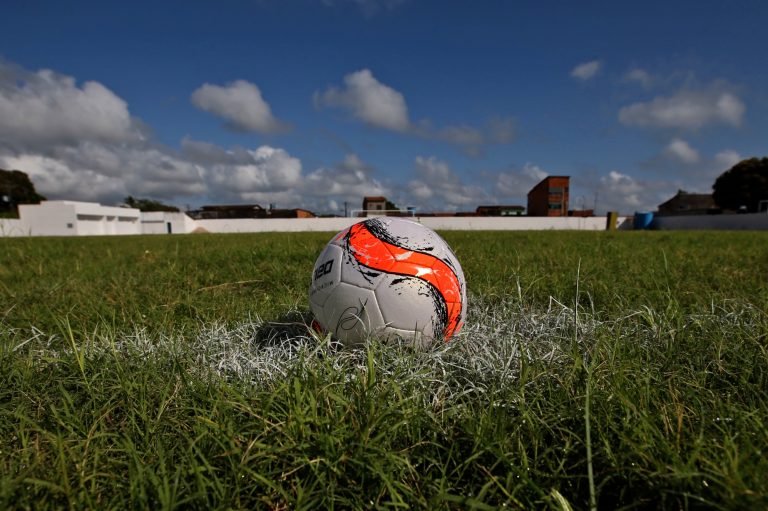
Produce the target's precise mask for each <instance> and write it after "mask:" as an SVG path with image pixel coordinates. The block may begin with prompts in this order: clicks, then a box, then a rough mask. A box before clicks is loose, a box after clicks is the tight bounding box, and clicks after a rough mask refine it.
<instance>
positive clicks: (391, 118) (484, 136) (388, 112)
mask: <svg viewBox="0 0 768 511" xmlns="http://www.w3.org/2000/svg"><path fill="white" fill-rule="evenodd" d="M313 99H314V103H315V106H317V107H319V108H337V109H341V110H344V111H346V112H348V113H349V114H351V115H352V117H353V118H355V119H357V120H359V121H361V122H363V123H365V124H367V125H369V126H372V127H375V128H380V129H385V130H389V131H393V132H396V133H401V134H406V135H411V136H417V137H420V138H425V139H430V140H439V141H443V142H447V143H449V144H452V145H455V146H457V147H460V148H461V149H462V150H463V151H464V152H466V153H467V154H470V155H474V156H476V155H479V154H481V153H482V152H483V150H484V148H485V147H486V146H488V145H489V144H509V143H511V142H512V141H514V139H515V136H516V128H515V121H514V119H512V118H508V117H507V118H504V117H495V118H492V119H491V120H490V121H488V123H487V125H486V126H484V127H483V128H477V127H474V126H470V125H467V124H455V125H446V126H442V127H434V126H433V125H432V123H431V121H429V120H428V119H423V120H421V121H419V122H418V123H414V122H412V121H411V119H410V117H409V113H408V105H407V103H406V101H405V96H404V95H403V94H402V93H401V92H399V91H397V90H395V89H394V88H392V87H390V86H388V85H385V84H383V83H381V82H380V81H379V80H378V79H376V77H375V76H374V75H373V73H372V72H371V71H370V70H369V69H362V70H360V71H356V72H354V73H350V74H348V75H346V76H345V77H344V86H343V87H341V88H339V87H329V88H328V89H326V90H325V91H324V92H315V94H314V98H313Z"/></svg>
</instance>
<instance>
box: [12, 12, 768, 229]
mask: <svg viewBox="0 0 768 511" xmlns="http://www.w3.org/2000/svg"><path fill="white" fill-rule="evenodd" d="M2 13H3V15H2V16H0V34H2V35H1V36H0V168H5V169H10V168H13V169H19V170H23V171H25V172H27V173H28V174H29V175H30V176H31V177H32V180H33V182H34V183H35V185H36V187H37V188H38V191H39V192H41V193H42V194H44V195H46V196H47V197H48V198H51V199H78V200H92V201H99V202H102V203H104V204H114V203H118V202H120V201H121V200H122V199H123V198H124V197H125V196H127V195H133V196H137V197H150V198H154V199H158V200H162V201H164V202H167V203H172V204H175V205H177V206H180V207H182V208H184V207H187V206H190V207H196V206H199V205H202V204H211V203H219V204H221V203H259V204H262V205H267V204H275V205H277V206H278V207H285V208H293V207H304V208H308V209H311V210H314V211H317V212H323V213H338V212H340V211H343V209H344V203H345V202H346V203H347V205H348V208H350V209H351V208H359V207H360V204H361V202H362V197H363V196H364V195H386V196H387V197H388V198H390V199H391V200H392V201H394V202H395V203H396V204H398V205H399V206H407V205H411V206H416V207H417V208H418V209H419V210H422V211H436V210H440V211H451V210H460V211H467V210H474V209H475V207H476V206H478V205H480V204H523V205H525V202H526V194H527V192H528V190H529V189H530V188H531V187H532V186H533V185H534V184H535V183H537V182H538V181H539V180H540V179H542V178H543V177H545V176H546V175H569V176H571V192H572V193H571V195H572V197H571V207H575V208H579V207H587V208H592V207H594V206H595V205H596V206H597V210H598V211H599V212H603V211H606V210H618V211H620V212H621V213H624V214H630V213H632V212H634V211H644V210H653V209H655V207H656V206H657V205H658V204H660V203H661V202H663V201H665V200H666V199H668V198H670V197H671V196H672V195H674V194H675V193H676V192H677V190H678V189H684V190H687V191H696V192H707V191H709V190H710V189H711V185H712V183H713V182H714V179H715V178H716V177H717V176H718V175H719V174H720V173H722V172H723V171H725V170H727V169H728V168H730V167H731V166H732V165H733V164H735V163H736V162H738V161H739V160H741V159H743V158H747V157H752V156H765V155H766V153H768V150H766V141H768V68H766V66H765V55H766V54H767V53H768V37H765V36H764V24H765V20H766V19H768V3H765V2H762V1H743V2H739V1H735V2H724V1H723V2H720V1H717V2H715V1H712V2H702V1H697V2H694V1H688V2H674V1H666V2H653V1H648V2H565V1H561V2H548V1H539V2H512V1H495V0H486V1H474V2H470V1H446V0H443V1H432V0H250V1H234V0H233V1H222V2H202V1H185V2H173V1H169V2H157V1H155V2H143V1H134V2H122V3H112V2H84V1H72V2H53V1H35V0H24V1H16V0H10V1H9V2H5V3H4V7H3V9H2Z"/></svg>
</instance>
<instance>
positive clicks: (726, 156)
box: [715, 149, 744, 172]
mask: <svg viewBox="0 0 768 511" xmlns="http://www.w3.org/2000/svg"><path fill="white" fill-rule="evenodd" d="M743 159H744V158H743V157H742V156H741V155H740V154H739V153H737V152H736V151H733V150H730V149H726V150H724V151H720V152H719V153H717V154H716V155H715V164H716V166H717V168H719V169H722V170H721V172H725V171H726V170H729V169H730V168H731V167H733V166H734V165H736V164H737V163H739V162H740V161H741V160H743Z"/></svg>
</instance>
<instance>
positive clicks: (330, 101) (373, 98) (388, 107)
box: [315, 69, 411, 132]
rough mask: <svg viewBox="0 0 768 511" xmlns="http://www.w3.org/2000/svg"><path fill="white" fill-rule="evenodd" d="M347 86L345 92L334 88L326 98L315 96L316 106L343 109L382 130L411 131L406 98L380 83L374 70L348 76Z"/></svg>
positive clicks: (346, 77)
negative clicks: (374, 74)
mask: <svg viewBox="0 0 768 511" xmlns="http://www.w3.org/2000/svg"><path fill="white" fill-rule="evenodd" d="M344 84H345V86H344V88H343V89H338V88H336V87H331V88H329V89H328V90H326V91H325V92H323V93H322V94H320V93H315V104H316V105H318V106H325V107H336V108H342V109H344V110H347V111H349V112H350V113H352V115H353V116H354V117H356V118H357V119H359V120H361V121H363V122H365V123H366V124H369V125H371V126H375V127H378V128H384V129H388V130H392V131H398V132H405V131H408V130H409V129H410V128H411V122H410V120H409V119H408V107H407V105H406V104H405V98H404V97H403V95H402V94H401V93H399V92H398V91H396V90H395V89H393V88H391V87H389V86H387V85H384V84H383V83H381V82H379V81H378V80H377V79H376V77H374V76H373V73H371V71H370V70H368V69H362V70H360V71H356V72H354V73H350V74H348V75H346V76H345V77H344Z"/></svg>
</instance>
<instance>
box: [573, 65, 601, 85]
mask: <svg viewBox="0 0 768 511" xmlns="http://www.w3.org/2000/svg"><path fill="white" fill-rule="evenodd" d="M601 67H602V63H601V62H600V61H599V60H590V61H589V62H584V63H582V64H579V65H578V66H576V67H574V68H573V69H572V70H571V76H572V77H573V78H577V79H579V80H582V81H587V80H591V79H592V78H594V77H595V75H597V73H598V72H599V71H600V68H601Z"/></svg>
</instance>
